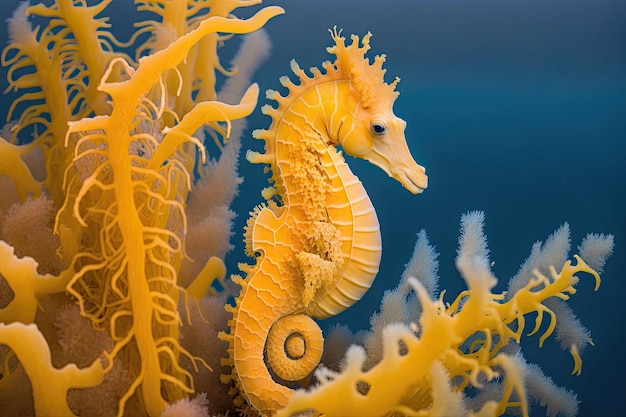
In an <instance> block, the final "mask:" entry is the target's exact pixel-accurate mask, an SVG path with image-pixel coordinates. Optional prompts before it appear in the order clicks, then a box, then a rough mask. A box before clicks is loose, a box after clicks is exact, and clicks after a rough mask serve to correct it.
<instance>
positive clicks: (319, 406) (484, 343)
mask: <svg viewBox="0 0 626 417" xmlns="http://www.w3.org/2000/svg"><path fill="white" fill-rule="evenodd" d="M483 222H484V215H483V214H482V213H481V212H472V213H469V214H466V215H464V216H463V218H462V222H461V238H460V239H459V250H458V256H457V259H456V265H457V268H458V269H459V272H460V274H461V276H462V277H463V278H464V280H465V282H466V283H467V286H468V289H467V290H466V291H463V292H462V293H461V294H459V295H458V296H457V297H456V299H455V300H454V301H453V302H452V303H444V302H443V299H439V300H436V299H435V300H433V299H432V298H431V297H429V291H428V290H427V289H426V288H425V286H424V285H423V284H422V283H421V282H420V281H419V280H417V279H415V278H414V277H408V278H406V281H405V280H404V279H403V280H402V281H401V283H400V285H399V286H398V288H396V289H395V290H392V291H389V292H387V293H386V294H385V297H384V298H383V303H382V305H381V313H380V314H376V315H374V317H373V319H372V333H371V334H370V335H369V338H368V339H367V341H366V343H365V346H366V348H367V351H366V350H364V349H363V348H362V347H359V346H352V347H350V348H349V349H348V350H347V353H346V357H345V359H344V367H343V369H342V370H341V371H340V372H333V371H330V370H328V369H326V368H322V369H320V370H318V372H317V373H316V376H317V378H318V381H319V385H318V386H316V387H314V388H312V389H311V390H309V391H303V390H301V391H297V392H296V393H295V394H294V396H293V398H292V401H291V402H290V403H289V405H288V406H287V407H286V408H285V409H284V410H282V411H281V412H279V414H278V416H288V415H294V414H296V413H300V412H304V411H305V410H309V412H311V410H313V411H314V412H313V415H320V414H323V415H325V416H348V415H354V416H356V415H372V416H374V415H375V416H386V415H396V414H398V413H400V414H402V415H411V416H417V415H419V416H441V415H471V416H496V415H503V414H508V413H515V414H521V415H522V416H528V415H529V405H530V404H531V403H538V404H539V405H541V406H544V407H546V411H547V414H548V415H550V416H556V415H557V414H562V415H564V416H567V417H570V416H573V415H575V414H576V411H577V409H578V400H577V398H576V396H575V395H574V394H573V393H572V392H570V391H568V390H566V389H563V388H560V387H558V386H556V385H554V383H553V382H552V380H551V379H550V378H548V377H546V376H545V375H544V374H543V372H542V371H541V370H540V368H539V367H538V366H537V365H533V364H528V363H527V362H526V360H525V359H524V357H523V356H522V353H521V348H520V345H519V342H520V339H521V337H522V335H524V334H525V333H528V329H525V327H526V326H525V323H526V317H527V316H530V317H532V318H534V320H533V322H534V323H533V324H534V329H532V331H531V332H530V334H529V336H532V335H533V334H535V333H538V332H539V331H542V332H543V333H542V334H541V336H540V337H539V342H540V345H541V343H542V342H543V341H544V340H545V339H546V338H547V337H549V336H550V335H551V334H552V333H553V332H554V330H555V328H556V329H557V330H556V332H557V338H559V339H560V340H561V342H562V343H564V344H567V345H568V346H567V348H569V349H571V350H572V354H573V355H575V359H576V363H575V369H574V370H575V371H576V372H577V371H579V370H580V356H576V355H577V354H578V351H577V350H576V347H575V346H581V347H583V346H584V345H585V343H586V342H588V340H589V335H588V332H587V331H586V329H584V327H582V326H581V325H579V322H578V321H577V319H576V317H575V316H574V314H573V313H572V312H571V310H569V307H567V306H566V305H565V304H562V300H567V299H568V298H569V296H570V295H572V294H574V293H575V291H576V289H575V285H576V284H577V283H578V281H579V278H578V274H580V273H586V274H590V275H591V276H592V277H594V278H595V281H596V287H597V286H598V285H599V283H600V278H599V275H598V274H597V273H596V272H595V271H594V270H593V269H591V268H590V267H589V266H588V265H587V264H586V263H585V261H584V260H583V259H581V258H580V257H579V256H577V255H575V256H574V258H575V259H576V260H575V263H572V262H571V261H566V259H567V257H568V250H569V228H568V226H567V225H565V226H563V227H561V228H560V229H558V230H557V231H556V232H555V233H554V234H553V235H552V236H551V237H550V238H549V239H548V241H547V242H546V244H545V245H544V246H543V247H541V245H540V244H535V246H534V247H533V252H532V253H531V256H530V257H529V258H528V259H527V261H526V262H525V264H524V265H523V266H522V268H521V270H520V273H518V275H517V276H516V278H515V282H513V285H512V286H511V287H513V288H516V289H515V290H514V291H513V292H511V293H509V294H508V296H507V297H506V298H505V297H504V294H500V293H495V292H494V291H493V289H494V288H495V285H496V283H497V279H496V278H495V276H494V275H493V274H492V273H491V271H490V269H489V267H490V264H489V260H488V258H487V256H488V254H489V250H488V249H487V240H486V238H485V235H484V232H483ZM424 236H425V234H422V233H420V235H419V238H420V239H424ZM592 239H593V238H592ZM609 243H611V242H610V241H609V238H608V237H603V238H601V239H597V240H596V242H590V243H585V244H583V245H582V247H583V248H588V249H586V250H584V251H581V252H583V253H585V252H593V253H597V254H599V255H598V256H595V259H596V261H595V265H596V266H599V265H601V264H603V262H604V261H605V260H606V256H608V254H610V252H611V246H612V245H610V244H609ZM420 245H421V246H422V248H424V247H425V246H424V241H422V243H421V244H420V243H419V242H418V244H417V245H416V247H420ZM592 247H593V248H595V250H591V249H589V248H592ZM422 250H423V249H422ZM430 250H431V248H428V250H427V251H426V252H429V251H430ZM414 258H415V255H414ZM435 258H436V257H435V256H432V255H430V256H422V257H421V258H418V259H422V260H423V262H426V265H422V266H421V267H420V266H419V265H415V259H414V260H413V261H412V262H411V263H410V264H412V266H411V269H412V270H428V271H432V269H433V268H432V261H433V259H435ZM552 262H560V263H561V264H557V265H556V267H559V268H560V267H561V265H562V268H560V270H557V269H556V268H555V266H552V265H551V263H552ZM538 266H539V267H542V270H545V271H546V272H545V274H544V273H543V272H541V271H540V270H539V269H537V268H538ZM527 272H528V273H529V274H530V275H526V273H527ZM585 278H586V277H585ZM407 283H408V284H409V286H410V287H411V288H412V289H413V290H414V292H415V294H416V295H417V300H418V302H419V305H420V308H419V311H420V313H419V315H418V317H417V318H416V319H415V320H416V321H417V323H415V322H413V319H412V318H409V317H411V312H410V311H408V300H409V299H410V297H407V293H406V292H403V291H404V288H406V286H407ZM511 287H510V288H511ZM562 306H565V308H566V309H563V308H561V307H562ZM383 319H384V321H387V323H385V324H384V325H381V324H380V322H381V320H383ZM560 322H563V324H561V325H560V327H559V324H558V323H560ZM574 324H578V326H574V330H572V329H568V326H571V325H574ZM372 337H378V338H380V341H379V343H378V344H375V343H374V342H373V340H372ZM571 346H574V348H573V349H572V348H571ZM381 352H382V353H381ZM368 364H369V365H368ZM372 364H373V365H372ZM389 381H393V383H389ZM337 396H339V397H340V398H342V401H341V403H337V402H336V401H332V400H331V397H332V398H337Z"/></svg>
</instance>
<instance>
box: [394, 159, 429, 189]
mask: <svg viewBox="0 0 626 417" xmlns="http://www.w3.org/2000/svg"><path fill="white" fill-rule="evenodd" d="M415 166H416V168H414V169H411V170H408V169H405V168H396V169H394V170H393V171H392V175H391V176H392V177H393V178H395V179H396V180H398V182H400V184H402V186H403V187H404V188H406V189H407V190H409V191H410V192H412V193H413V194H419V193H421V192H422V191H424V190H425V189H426V187H428V176H427V175H426V170H425V169H424V167H423V166H421V165H418V164H415Z"/></svg>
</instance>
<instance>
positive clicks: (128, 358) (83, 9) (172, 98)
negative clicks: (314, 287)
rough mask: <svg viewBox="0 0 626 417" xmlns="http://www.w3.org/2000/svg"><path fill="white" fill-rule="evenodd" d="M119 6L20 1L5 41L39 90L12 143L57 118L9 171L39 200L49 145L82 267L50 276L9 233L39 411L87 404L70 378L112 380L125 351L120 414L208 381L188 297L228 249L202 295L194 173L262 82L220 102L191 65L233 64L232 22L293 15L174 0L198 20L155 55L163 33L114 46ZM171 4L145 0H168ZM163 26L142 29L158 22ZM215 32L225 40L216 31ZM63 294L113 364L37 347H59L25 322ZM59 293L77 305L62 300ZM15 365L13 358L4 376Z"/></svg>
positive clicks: (4, 153)
mask: <svg viewBox="0 0 626 417" xmlns="http://www.w3.org/2000/svg"><path fill="white" fill-rule="evenodd" d="M109 3H110V1H105V2H101V3H99V4H98V5H96V6H87V5H86V4H85V3H84V2H78V1H73V0H59V1H58V2H55V3H54V4H53V5H51V6H49V7H47V6H43V5H38V6H34V7H31V8H28V9H26V7H27V6H21V8H20V9H18V11H17V12H16V16H15V17H14V18H13V19H12V20H11V25H12V26H11V31H12V40H13V42H12V43H11V44H10V45H9V46H8V47H7V48H6V49H5V51H4V53H3V63H4V64H5V65H9V66H11V67H10V69H9V81H10V84H11V87H12V88H13V89H15V90H17V89H18V88H25V87H32V88H36V89H37V91H36V92H35V93H32V94H25V95H23V96H21V97H20V98H18V99H17V100H16V101H15V102H14V105H13V107H12V108H11V112H13V111H14V109H16V108H18V107H17V106H18V105H24V104H30V107H29V108H28V109H27V110H26V111H24V113H22V115H21V116H20V127H19V128H18V129H15V130H14V131H13V132H14V138H13V141H14V142H17V140H16V139H15V138H16V137H17V135H18V134H19V133H20V132H21V131H22V129H24V128H25V127H28V126H33V127H35V126H38V125H43V127H44V130H43V132H41V134H40V136H38V137H37V138H36V139H35V141H34V142H32V144H30V145H27V146H23V147H21V146H18V145H14V144H10V143H7V142H5V141H2V142H0V157H2V158H7V159H8V160H10V161H11V162H10V164H8V165H7V168H11V169H12V172H9V171H7V172H8V173H9V174H10V177H11V178H12V179H13V180H14V182H15V183H16V186H17V190H18V192H19V193H20V195H21V196H22V197H25V195H26V193H32V194H38V193H39V192H40V189H41V188H40V185H39V184H38V183H37V182H36V181H35V180H33V179H32V175H29V174H30V171H29V169H28V167H27V166H26V165H25V163H24V162H23V161H22V156H23V154H25V153H26V152H29V151H30V150H31V149H32V147H35V146H38V147H41V148H43V149H44V157H45V159H46V168H47V178H46V181H45V188H44V189H45V191H47V192H49V193H50V195H51V197H52V199H53V201H54V203H55V205H56V207H55V208H56V209H58V211H57V214H56V222H55V232H56V233H58V234H59V236H60V240H61V248H60V250H59V253H60V254H62V256H63V259H64V260H65V261H66V262H67V263H68V264H69V267H68V268H67V269H66V270H64V271H63V272H61V273H60V274H59V275H58V276H51V275H39V274H38V273H37V271H36V268H37V264H36V262H35V261H34V260H33V259H29V258H21V259H20V258H17V257H16V256H15V255H14V253H13V249H12V248H11V247H10V246H8V245H7V244H5V243H4V242H0V258H1V259H2V265H1V266H0V267H1V268H2V270H1V271H0V273H2V276H3V277H4V279H5V280H6V282H7V284H8V285H9V286H10V288H11V290H12V292H13V298H12V299H11V300H10V301H9V302H8V304H7V305H6V306H4V308H2V309H0V318H1V321H2V323H4V324H2V327H1V328H0V343H1V344H4V345H7V346H8V347H9V348H10V349H11V351H12V353H9V354H7V356H6V357H5V360H7V361H8V358H10V357H11V355H15V357H17V359H18V360H19V363H20V366H22V367H23V368H24V369H25V371H26V374H27V375H28V377H29V379H30V380H31V383H32V386H33V394H34V397H35V410H36V412H37V414H40V415H43V410H45V411H46V412H47V413H52V414H54V415H72V412H71V411H70V407H69V406H68V404H67V403H66V397H67V390H68V389H70V388H84V387H92V386H95V385H98V384H100V382H101V381H102V378H103V376H104V375H105V374H106V373H108V372H110V371H111V370H112V369H113V366H114V361H117V362H119V361H121V362H122V363H124V366H125V367H126V369H127V371H128V373H129V375H130V381H131V382H130V385H129V386H127V387H125V392H124V394H123V395H122V396H121V397H120V398H118V400H119V405H118V410H117V414H118V415H120V416H121V415H123V414H124V413H125V411H126V410H127V408H128V407H130V409H136V408H137V407H141V408H142V409H143V412H144V413H145V414H147V415H150V416H158V415H160V414H161V412H162V411H163V410H164V409H165V408H166V406H167V405H168V404H170V403H172V402H175V401H176V400H179V399H181V398H183V397H186V396H188V395H190V394H193V393H194V376H193V374H192V372H193V370H194V369H195V370H196V371H197V365H198V364H200V365H203V366H205V367H207V368H208V367H209V366H208V365H207V364H206V362H205V361H204V359H202V358H200V357H197V356H194V355H192V354H191V353H189V352H188V351H187V350H186V349H185V348H184V347H183V346H182V344H181V341H180V335H179V327H180V326H181V325H182V324H183V319H182V315H181V313H179V308H181V306H182V309H183V311H185V310H186V311H187V312H189V310H188V307H187V299H188V296H189V295H191V296H192V297H195V298H201V297H203V296H205V294H206V293H207V292H208V291H209V286H210V285H211V282H212V281H213V280H214V279H223V277H224V275H225V271H224V265H223V262H222V260H221V259H217V258H212V259H211V260H209V262H207V264H206V266H205V267H204V268H203V269H201V271H200V273H199V275H198V276H197V277H195V280H192V282H191V284H190V285H189V291H187V289H186V288H184V287H182V286H181V285H180V283H179V281H178V273H179V270H180V266H181V263H182V259H183V257H184V256H185V249H184V246H185V240H184V236H185V232H186V227H187V224H186V213H185V205H186V202H187V197H188V194H189V191H190V190H191V188H192V182H193V178H192V175H193V169H194V167H195V165H196V164H197V163H203V162H205V161H206V154H205V150H204V144H203V143H202V142H201V140H200V139H198V138H197V136H196V132H197V131H198V129H200V128H202V127H203V126H204V125H207V124H210V125H211V126H213V128H214V131H215V132H217V134H222V135H223V136H225V137H226V136H227V135H228V133H229V131H230V122H231V120H234V119H238V118H242V117H246V116H247V115H249V114H250V113H251V112H252V110H253V109H254V107H255V105H256V100H257V96H258V87H257V86H256V84H253V85H252V86H250V88H249V89H248V90H247V92H246V93H245V94H244V96H243V98H242V99H241V102H240V103H239V104H234V105H226V104H224V103H221V102H218V101H215V100H214V99H215V94H214V83H213V82H212V81H210V80H209V81H207V80H206V79H201V77H200V76H199V77H196V74H195V73H194V70H193V68H194V67H193V65H192V66H191V68H192V70H191V71H188V70H186V69H185V68H186V66H189V65H191V64H192V63H193V62H196V59H195V57H197V56H198V54H203V53H204V52H210V53H208V54H207V56H204V57H203V62H204V63H203V64H202V66H203V68H204V71H203V72H202V73H201V74H200V75H201V76H202V77H209V75H208V74H209V73H211V72H213V71H214V70H215V69H216V68H217V69H218V70H219V69H221V65H220V63H219V61H218V60H217V55H216V54H215V48H216V47H217V42H218V41H219V40H220V39H222V38H220V37H218V36H217V33H218V32H220V33H223V34H226V33H228V34H230V36H232V34H243V33H249V32H251V31H254V30H257V29H259V28H260V27H262V26H263V25H264V24H265V23H266V22H267V21H268V20H269V19H270V18H272V17H274V16H276V15H278V14H280V13H282V9H281V8H279V7H267V8H264V9H261V10H259V11H258V12H257V13H256V14H254V15H253V16H252V17H250V18H249V19H247V20H240V19H236V18H234V17H232V14H231V12H232V10H233V9H234V8H236V7H237V6H238V5H239V3H237V2H228V1H226V2H224V3H223V4H221V5H220V4H219V2H217V3H214V4H215V5H216V6H219V7H211V13H209V14H208V15H205V14H204V13H200V14H197V13H198V12H201V10H196V9H193V10H190V13H191V14H186V12H185V9H186V8H187V7H186V3H187V2H186V1H178V2H168V4H169V6H175V9H176V10H178V11H179V13H180V14H179V15H178V16H179V17H180V18H181V19H183V21H184V22H186V24H185V26H184V27H183V28H182V29H181V30H182V31H181V32H179V33H177V34H176V36H174V38H173V39H172V40H171V42H169V43H168V44H166V45H163V47H162V48H161V49H159V50H158V51H151V50H150V49H151V48H152V44H150V43H148V44H147V46H146V47H145V48H141V52H143V53H146V52H149V54H146V55H145V56H142V57H140V58H139V60H138V62H137V63H134V62H133V61H132V60H131V59H130V58H129V57H126V56H125V55H123V54H120V53H114V52H112V49H113V48H112V45H113V44H115V45H119V44H120V43H119V42H117V41H116V40H115V39H114V38H113V36H112V35H111V34H110V33H109V32H107V31H106V30H105V29H106V28H107V27H108V25H107V24H106V18H101V17H98V16H99V15H100V14H101V12H102V11H103V10H104V9H105V8H106V6H107V5H108V4H109ZM159 3H161V2H158V1H155V2H143V3H142V4H143V5H144V7H146V5H151V4H152V5H154V6H157V9H158V8H159V7H158V4H159ZM226 3H227V4H226ZM212 6H213V4H212ZM202 8H203V9H206V5H204V6H202ZM168 10H169V9H168ZM171 12H172V11H171V10H170V11H167V10H166V11H165V12H163V15H162V17H163V19H164V21H163V24H167V21H166V20H167V19H166V18H168V19H169V18H172V17H173V14H172V13H171ZM25 13H30V14H34V15H37V16H39V17H41V18H47V19H49V21H50V23H49V26H47V27H45V28H44V29H43V30H42V31H40V32H39V33H37V32H33V31H32V29H31V28H30V25H29V24H28V22H27V21H26V19H25V17H24V14H25ZM155 25H156V23H155V22H152V23H151V24H150V25H147V26H145V27H144V29H143V30H142V31H143V32H146V31H149V30H156V29H154V26H155ZM207 38H210V39H212V42H209V43H206V39H207ZM105 39H108V40H109V41H111V43H109V42H108V41H107V40H105ZM199 45H204V46H203V47H202V48H200V49H199ZM211 48H212V50H211ZM211 57H213V58H214V59H213V60H211V59H210V58H211ZM183 61H185V62H184V63H183ZM197 62H200V60H197ZM28 71H32V72H28ZM183 92H186V93H185V94H184V95H181V94H183ZM33 100H34V101H33ZM210 100H213V101H210ZM178 103H182V104H181V105H179V104H178ZM224 126H225V127H224ZM214 134H215V133H214ZM197 149H199V152H197V151H196V150H197ZM3 166H4V165H3ZM225 238H228V236H225ZM64 291H67V292H68V293H69V294H70V295H71V296H73V298H74V300H75V301H76V302H77V303H78V305H79V307H80V312H81V315H82V316H83V317H86V318H87V319H89V320H90V322H91V325H92V326H93V327H94V328H96V329H98V330H101V331H106V332H107V333H108V334H109V335H110V338H111V339H112V340H113V347H112V349H111V350H110V351H106V352H103V356H104V361H103V363H102V365H100V361H99V360H98V361H97V362H96V363H94V365H92V366H91V367H90V370H86V371H85V372H83V373H84V374H85V375H87V373H89V375H91V377H89V378H87V377H82V376H81V372H82V371H81V372H75V371H74V369H75V366H74V365H72V364H69V365H67V366H66V367H65V368H62V370H61V371H57V370H56V368H54V367H53V366H52V364H51V363H50V360H49V359H48V361H47V362H46V356H42V360H41V361H35V360H32V355H34V354H35V353H33V352H36V351H37V350H40V351H41V352H42V353H44V352H46V351H48V345H47V344H46V342H45V340H44V338H43V336H42V335H41V334H40V333H39V332H38V330H37V328H36V327H35V326H33V325H31V326H26V324H30V323H32V322H33V321H34V320H35V317H36V310H37V305H38V299H39V298H40V297H43V296H47V295H51V294H61V293H63V292H64ZM56 299H58V300H61V303H63V302H67V299H65V298H64V297H63V296H59V297H57V298H56ZM52 313H54V311H53V312H52ZM5 324H6V326H5ZM20 338H22V339H24V340H25V341H26V342H21V341H20ZM28 341H30V344H31V345H30V347H29V348H28V350H25V346H24V345H25V343H28ZM49 357H50V355H48V358H49ZM117 362H116V363H117ZM15 371H16V370H15V369H7V370H5V374H4V378H3V380H2V382H3V385H4V387H7V386H8V383H9V381H10V380H11V378H10V375H12V374H13V373H14V372H15ZM59 378H62V379H63V381H64V382H63V383H59V384H58V386H57V388H55V389H56V390H57V391H58V394H54V395H53V397H54V398H49V396H48V395H46V394H43V393H42V387H43V384H45V383H47V382H48V381H49V380H50V379H59ZM7 389H8V388H7ZM129 404H130V405H129Z"/></svg>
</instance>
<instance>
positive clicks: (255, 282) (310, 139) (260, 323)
mask: <svg viewBox="0 0 626 417" xmlns="http://www.w3.org/2000/svg"><path fill="white" fill-rule="evenodd" d="M331 36H332V38H333V40H334V41H335V45H334V46H332V47H330V48H328V49H327V50H328V52H329V53H332V54H334V55H335V56H336V60H335V61H334V62H332V63H331V62H324V63H323V64H322V67H323V69H324V72H322V71H320V70H319V69H318V68H311V70H310V71H311V74H312V75H311V76H310V77H309V76H308V75H307V74H306V73H305V72H304V71H303V70H302V69H300V68H299V67H298V65H297V64H296V63H295V62H294V61H292V62H291V67H292V70H293V72H294V73H295V74H296V76H297V77H298V79H299V81H300V82H299V84H294V83H292V82H291V81H290V80H289V78H288V77H282V78H281V79H280V82H281V84H282V85H283V86H285V87H286V88H287V89H288V90H289V92H288V94H287V95H286V96H281V95H280V94H279V93H278V92H276V91H272V90H269V91H268V92H267V97H268V98H269V99H271V100H275V101H276V102H278V107H277V108H273V107H271V106H269V105H265V106H264V107H263V108H262V111H263V113H264V114H267V115H269V116H271V117H272V120H273V122H272V124H271V126H270V128H269V129H268V130H257V131H255V132H254V133H253V135H254V137H255V138H257V139H263V140H264V141H265V153H264V154H260V153H257V152H252V151H249V152H248V154H247V158H248V160H249V161H250V162H252V163H264V164H268V165H269V169H271V173H272V174H271V179H270V183H271V184H272V186H270V187H268V188H266V189H265V190H263V197H264V198H265V199H267V200H268V202H267V203H266V204H263V205H261V206H259V207H257V208H256V209H255V210H254V212H253V213H251V214H252V216H251V218H250V219H249V220H248V224H247V227H246V234H245V235H246V251H247V252H248V255H249V256H256V264H255V265H253V266H248V265H244V266H242V267H241V269H242V271H243V272H245V273H246V274H247V279H243V278H241V277H238V276H235V277H233V279H234V280H235V281H236V282H237V283H238V284H239V285H241V287H242V288H241V293H240V295H239V296H238V297H237V298H236V304H235V306H234V307H230V306H229V307H227V308H228V309H230V310H231V311H232V313H233V318H232V320H231V321H230V322H229V325H230V332H229V333H222V338H223V339H224V340H227V341H228V342H229V352H228V354H229V358H227V359H226V360H225V361H224V362H225V364H226V365H229V366H230V367H231V368H232V371H231V374H230V375H226V376H225V377H224V380H225V382H226V381H234V385H235V386H234V388H233V391H232V394H233V395H237V398H236V404H237V405H238V406H240V407H242V408H243V409H244V412H245V414H252V413H253V412H254V413H259V414H261V415H272V414H273V412H274V411H276V410H278V409H280V408H282V407H284V406H285V405H286V404H287V401H288V400H289V398H290V397H291V395H292V392H293V389H292V388H291V387H293V386H294V382H297V381H302V380H304V379H305V378H307V377H308V376H309V375H310V374H311V372H312V371H313V369H314V368H315V367H316V366H317V365H318V363H319V361H320V358H321V355H322V348H323V337H322V332H321V330H320V328H319V326H318V325H317V324H316V323H315V322H314V321H313V319H312V318H311V317H314V318H318V319H323V318H327V317H330V316H333V315H335V314H338V313H340V312H341V311H343V310H345V309H346V308H348V307H350V306H351V305H352V304H354V303H355V302H356V301H358V300H359V299H360V298H361V297H362V296H363V294H364V293H365V292H366V291H367V289H368V288H369V287H370V285H371V283H372V281H373V279H374V277H375V276H376V273H377V272H378V267H379V263H380V256H381V237H380V230H379V224H378V218H377V217H376V213H375V211H374V207H373V206H372V203H371V201H370V199H369V197H368V195H367V193H366V192H365V189H364V188H363V185H362V184H361V182H360V181H359V179H358V178H357V177H356V176H355V175H354V174H353V173H352V172H351V171H350V169H349V168H348V166H347V164H346V163H345V161H344V158H343V156H342V155H341V152H339V151H337V150H336V149H335V147H336V146H341V148H343V150H344V151H345V152H346V153H348V154H349V155H352V156H356V157H359V158H363V159H366V160H368V161H370V162H371V163H373V164H374V165H376V166H378V167H380V168H382V169H383V170H384V171H385V172H387V174H389V176H391V177H393V178H395V179H396V180H398V181H399V182H400V183H401V184H402V185H403V186H404V187H405V188H407V189H408V190H409V191H411V192H412V193H415V194H416V193H419V192H421V191H422V190H423V189H424V188H426V186H427V177H426V175H425V170H424V168H423V167H421V166H420V165H418V164H417V163H416V162H415V161H414V160H413V158H412V156H411V154H410V152H409V149H408V146H407V144H406V139H405V137H404V128H405V126H406V123H405V122H404V121H403V120H402V119H400V118H398V117H396V116H395V115H394V114H393V110H392V107H393V103H394V101H395V99H396V97H397V96H398V92H396V91H395V86H396V84H397V83H398V81H399V79H397V78H396V79H395V80H394V81H393V82H392V83H391V84H387V83H385V81H384V79H383V77H384V74H385V70H383V69H382V64H383V62H384V61H385V57H384V55H383V56H376V57H375V59H374V61H373V62H372V63H370V62H369V59H368V58H366V57H365V54H366V52H367V51H368V50H369V49H370V46H369V40H370V36H371V34H370V33H368V34H367V35H365V36H364V37H363V39H362V40H361V45H359V38H358V37H357V36H354V35H353V36H352V42H351V44H350V45H346V44H345V39H344V38H343V37H342V36H341V32H338V31H337V30H336V28H335V29H334V30H332V31H331Z"/></svg>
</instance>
